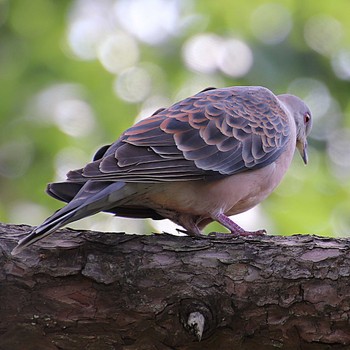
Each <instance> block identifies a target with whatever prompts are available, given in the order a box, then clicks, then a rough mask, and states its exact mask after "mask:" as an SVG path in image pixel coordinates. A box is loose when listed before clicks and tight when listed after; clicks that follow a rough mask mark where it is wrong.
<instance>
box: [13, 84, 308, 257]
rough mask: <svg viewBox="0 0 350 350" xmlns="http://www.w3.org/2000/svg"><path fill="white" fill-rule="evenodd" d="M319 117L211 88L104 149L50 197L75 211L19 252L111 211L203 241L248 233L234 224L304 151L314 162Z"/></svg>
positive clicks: (289, 102) (293, 100)
mask: <svg viewBox="0 0 350 350" xmlns="http://www.w3.org/2000/svg"><path fill="white" fill-rule="evenodd" d="M310 129H311V113H310V110H309V108H308V107H307V106H306V104H305V103H304V102H303V101H302V100H300V99H299V98H298V97H296V96H293V95H287V94H286V95H278V96H275V95H274V94H273V93H272V92H271V91H269V90H268V89H266V88H264V87H255V86H251V87H247V86H240V87H228V88H222V89H215V88H208V89H205V90H203V91H201V92H200V93H198V94H196V95H194V96H192V97H189V98H186V99H185V100H183V101H180V102H178V103H175V104H174V105H172V106H171V107H169V108H163V109H159V110H158V111H156V112H155V113H154V114H153V115H152V116H150V117H149V118H146V119H143V120H141V121H139V122H138V123H136V124H135V125H134V126H132V127H131V128H130V129H128V130H126V131H125V132H124V133H123V134H122V135H121V136H120V138H119V139H118V140H117V141H116V142H114V143H113V144H112V145H108V146H104V147H102V148H101V149H99V150H98V151H97V153H96V154H95V156H94V158H93V161H92V162H91V163H89V164H87V165H86V166H85V167H84V168H82V169H79V170H74V171H71V172H69V173H68V174H67V180H66V181H65V182H62V183H52V184H49V185H48V188H47V192H48V193H49V194H50V195H51V196H52V197H54V198H56V199H59V200H61V201H64V202H67V203H68V204H67V205H66V206H65V207H63V208H62V209H60V210H58V211H57V212H56V213H54V214H53V215H52V216H50V217H49V218H48V219H47V220H46V221H44V223H42V224H41V225H40V226H38V227H36V228H35V229H34V230H33V231H32V232H31V233H30V234H29V235H28V236H27V237H25V238H24V239H22V240H21V241H20V242H19V244H18V246H17V247H16V248H15V249H14V251H13V254H17V253H19V252H20V251H21V250H22V249H23V248H25V247H27V246H29V245H31V244H32V243H34V242H36V241H37V240H39V239H41V238H43V237H45V236H47V235H49V234H51V233H52V232H54V231H56V230H57V229H58V228H60V227H62V226H63V225H66V224H68V223H70V222H73V221H76V220H79V219H81V218H83V217H86V216H89V215H93V214H95V213H97V212H100V211H104V212H109V213H113V214H115V215H117V216H123V217H129V218H152V219H155V220H158V219H164V218H168V219H170V220H172V221H173V222H175V223H176V224H179V225H181V226H182V227H183V228H184V229H185V230H186V231H185V232H186V233H187V234H188V235H191V236H197V237H198V236H202V231H201V230H202V229H203V228H204V227H205V226H206V225H207V224H209V223H210V222H212V221H217V222H219V223H220V224H222V225H223V226H224V227H226V228H227V229H228V230H229V231H230V232H231V233H232V234H233V235H248V234H262V233H264V232H265V231H264V230H260V231H256V232H247V231H245V230H244V229H243V228H241V227H239V226H238V225H237V224H235V223H234V222H233V221H231V219H230V218H228V216H230V215H234V214H238V213H242V212H244V211H246V210H248V209H250V208H252V207H254V206H255V205H257V204H258V203H260V202H261V201H262V200H264V199H265V198H266V197H267V196H268V195H269V194H270V193H271V192H272V191H273V190H274V188H275V187H276V186H277V185H278V184H279V182H280V181H281V179H282V177H283V176H284V174H285V172H286V171H287V169H288V167H289V165H290V163H291V161H292V158H293V154H294V151H295V148H298V150H299V151H300V154H301V156H302V158H303V160H304V162H305V164H306V163H307V140H306V138H307V136H308V134H309V133H310Z"/></svg>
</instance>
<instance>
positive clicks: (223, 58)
mask: <svg viewBox="0 0 350 350" xmlns="http://www.w3.org/2000/svg"><path fill="white" fill-rule="evenodd" d="M252 65H253V53H252V50H251V49H250V47H249V46H248V45H247V44H246V43H245V42H244V41H242V40H238V39H229V40H227V41H226V42H225V43H224V45H223V47H222V49H221V51H220V54H219V57H218V66H219V68H220V69H221V70H222V71H223V72H224V73H225V74H227V75H229V76H231V77H233V78H239V77H242V76H244V75H246V74H247V73H248V72H249V70H250V68H251V67H252Z"/></svg>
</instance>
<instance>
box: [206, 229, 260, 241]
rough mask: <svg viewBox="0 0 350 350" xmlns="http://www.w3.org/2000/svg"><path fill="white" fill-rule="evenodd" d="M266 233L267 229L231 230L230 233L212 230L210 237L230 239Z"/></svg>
mask: <svg viewBox="0 0 350 350" xmlns="http://www.w3.org/2000/svg"><path fill="white" fill-rule="evenodd" d="M265 234H266V230H258V231H244V230H242V231H231V232H228V233H224V232H210V233H209V234H208V237H210V238H215V239H230V238H237V237H249V236H263V235H265Z"/></svg>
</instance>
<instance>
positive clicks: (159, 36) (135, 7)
mask: <svg viewBox="0 0 350 350" xmlns="http://www.w3.org/2000/svg"><path fill="white" fill-rule="evenodd" d="M115 13H116V16H117V18H118V20H119V23H120V25H121V26H122V27H123V28H124V29H125V30H127V31H128V32H129V33H131V34H133V35H135V36H136V37H137V38H138V39H139V40H141V41H144V42H145V43H147V44H150V45H156V44H160V43H162V42H163V41H164V40H166V39H167V38H168V37H169V36H171V35H175V34H176V33H177V32H178V30H179V27H178V25H179V22H180V19H179V17H180V1H178V0H119V1H117V2H116V3H115Z"/></svg>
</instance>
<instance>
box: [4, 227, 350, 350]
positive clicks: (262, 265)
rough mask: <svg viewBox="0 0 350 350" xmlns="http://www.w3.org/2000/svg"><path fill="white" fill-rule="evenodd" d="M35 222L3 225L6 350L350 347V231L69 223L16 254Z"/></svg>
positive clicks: (182, 349) (224, 349)
mask: <svg viewBox="0 0 350 350" xmlns="http://www.w3.org/2000/svg"><path fill="white" fill-rule="evenodd" d="M29 230H30V227H28V226H24V225H16V226H15V225H1V224H0V249H1V256H0V283H1V288H0V349H1V350H29V349H35V350H42V349H43V350H46V349H48V350H51V349H52V350H58V349H67V350H68V349H69V350H75V349H77V350H78V349H79V350H81V349H87V350H95V349H96V350H97V349H98V350H105V349H106V350H107V349H125V350H134V349H135V350H136V349H181V350H185V349H186V350H189V349H220V350H226V349H262V350H265V349H293V350H294V349H330V348H331V349H349V348H350V326H349V315H350V288H349V284H350V282H349V275H350V251H349V243H350V241H349V240H347V239H331V238H320V237H316V236H308V235H295V236H291V237H280V236H263V237H256V238H253V237H246V238H234V239H227V240H214V239H194V238H191V237H176V236H171V235H167V234H159V235H158V234H154V235H148V236H144V235H125V234H122V233H101V232H91V231H83V232H78V231H74V230H70V229H65V230H61V231H59V232H58V233H56V234H53V235H52V236H51V237H49V238H46V239H45V240H42V241H40V242H38V243H37V244H35V245H33V246H32V247H30V248H28V249H26V250H25V251H23V253H21V254H20V255H18V256H15V257H13V256H11V254H10V252H11V250H12V248H13V247H14V246H15V245H16V242H17V241H18V239H19V238H20V237H22V236H23V235H24V233H25V232H28V231H29ZM203 321H204V325H203ZM201 326H203V334H202V336H201ZM200 337H201V341H200V342H199V338H200Z"/></svg>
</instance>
